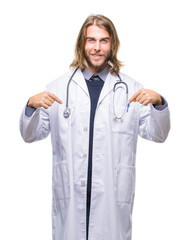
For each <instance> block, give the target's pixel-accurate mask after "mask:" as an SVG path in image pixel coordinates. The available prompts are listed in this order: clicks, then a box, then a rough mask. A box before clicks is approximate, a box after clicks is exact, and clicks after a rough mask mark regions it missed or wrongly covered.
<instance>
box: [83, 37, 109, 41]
mask: <svg viewBox="0 0 190 240" xmlns="http://www.w3.org/2000/svg"><path fill="white" fill-rule="evenodd" d="M86 39H93V40H95V39H96V38H94V37H86ZM101 40H110V37H104V38H101V39H100V41H101Z"/></svg>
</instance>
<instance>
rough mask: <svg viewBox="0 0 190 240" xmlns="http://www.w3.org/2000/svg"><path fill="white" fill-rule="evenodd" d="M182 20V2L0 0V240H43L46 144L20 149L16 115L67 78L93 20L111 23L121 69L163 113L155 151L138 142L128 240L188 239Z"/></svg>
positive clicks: (189, 53)
mask: <svg viewBox="0 0 190 240" xmlns="http://www.w3.org/2000/svg"><path fill="white" fill-rule="evenodd" d="M189 12H190V8H189V5H188V1H185V0H180V1H177V0H159V1H158V0H157V1H156V0H144V1H142V0H133V1H132V0H126V1H121V0H117V1H113V2H112V1H106V0H105V1H102V0H96V1H87V0H86V1H63V0H62V1H61V0H31V1H29V0H17V1H13V0H6V1H1V3H0V34H1V37H0V103H1V111H0V114H1V115H0V136H1V151H0V154H1V158H0V239H2V240H12V239H19V240H26V239H27V240H34V239H35V240H42V239H45V240H50V239H51V144H50V138H48V139H46V140H44V141H43V142H38V143H33V144H26V143H24V142H23V140H22V139H21V136H20V133H19V117H20V114H21V111H22V109H23V107H24V105H25V103H26V101H27V100H28V98H29V97H30V96H31V95H34V94H36V93H38V92H41V91H43V89H44V86H45V85H46V84H47V83H48V82H50V81H52V80H54V79H55V78H57V77H58V76H60V75H62V74H63V73H65V72H66V71H68V68H69V65H70V63H71V61H72V59H73V56H74V45H75V41H76V37H77V35H78V32H79V29H80V27H81V25H82V23H83V22H84V20H85V19H86V17H88V15H90V14H93V13H101V14H104V15H106V16H107V17H109V18H110V19H111V20H112V21H113V22H114V24H115V26H116V28H117V31H118V35H119V37H120V41H121V48H120V52H119V59H120V60H121V61H123V63H124V64H125V67H124V68H123V69H122V71H123V72H125V73H126V74H128V75H129V76H131V77H132V78H134V79H136V80H137V81H139V82H141V83H143V85H144V87H145V88H149V89H153V90H155V91H157V92H159V93H161V94H162V95H163V96H164V97H165V98H166V99H167V101H168V103H169V107H170V111H171V126H172V128H171V131H170V134H169V137H168V139H167V141H166V142H165V143H164V144H156V143H152V142H148V141H146V140H142V139H139V142H138V154H137V183H136V196H135V204H134V211H133V240H143V239H146V240H160V239H162V240H169V239H172V240H179V239H183V240H189V239H190V230H189V223H190V191H189V189H190V187H189V185H190V156H189V149H188V148H189V147H190V144H189V134H190V127H189V89H190V88H189V80H190V35H189V34H190V33H189V23H190V14H189ZM68 240H69V239H68Z"/></svg>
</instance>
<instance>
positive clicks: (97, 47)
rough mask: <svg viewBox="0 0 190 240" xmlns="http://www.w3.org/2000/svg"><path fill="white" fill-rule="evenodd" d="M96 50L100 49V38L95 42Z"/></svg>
mask: <svg viewBox="0 0 190 240" xmlns="http://www.w3.org/2000/svg"><path fill="white" fill-rule="evenodd" d="M94 50H95V51H100V42H99V40H97V41H96V42H95V43H94Z"/></svg>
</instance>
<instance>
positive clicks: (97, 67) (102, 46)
mask: <svg viewBox="0 0 190 240" xmlns="http://www.w3.org/2000/svg"><path fill="white" fill-rule="evenodd" d="M84 50H85V59H86V61H87V63H88V66H87V68H88V69H89V70H90V71H91V72H93V73H98V72H100V71H102V70H103V69H104V68H105V67H106V65H107V62H108V60H109V57H110V52H111V39H110V35H109V33H108V32H107V31H106V30H105V29H103V28H99V27H98V26H96V25H91V26H89V27H88V28H87V31H86V43H85V49H84Z"/></svg>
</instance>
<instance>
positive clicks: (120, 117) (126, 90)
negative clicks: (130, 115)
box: [63, 68, 130, 120]
mask: <svg viewBox="0 0 190 240" xmlns="http://www.w3.org/2000/svg"><path fill="white" fill-rule="evenodd" d="M77 70H78V68H76V69H75V71H74V72H73V74H72V75H71V77H70V78H69V81H68V84H67V93H66V107H65V110H64V112H63V116H64V117H65V118H68V117H69V116H70V115H71V109H70V108H69V86H70V83H71V81H72V78H73V77H74V75H75V73H76V71H77ZM117 76H118V78H119V82H117V83H115V84H114V87H113V93H114V94H113V116H114V119H120V120H121V119H122V118H123V115H124V114H125V111H127V112H128V110H129V106H130V104H129V103H128V85H127V83H125V82H124V81H122V80H121V77H120V75H119V74H118V75H117ZM121 84H122V85H123V86H124V87H125V94H126V102H125V105H126V107H125V108H124V110H123V112H122V114H121V115H120V116H117V115H116V111H115V93H116V90H117V89H118V86H119V85H121ZM126 109H127V110H126Z"/></svg>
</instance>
